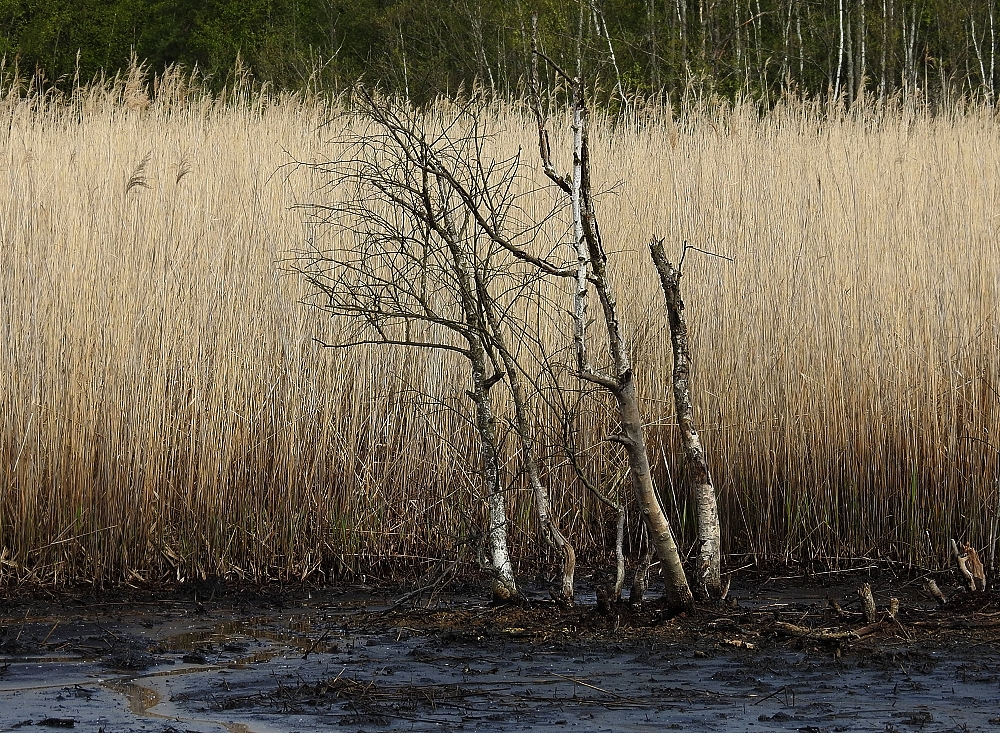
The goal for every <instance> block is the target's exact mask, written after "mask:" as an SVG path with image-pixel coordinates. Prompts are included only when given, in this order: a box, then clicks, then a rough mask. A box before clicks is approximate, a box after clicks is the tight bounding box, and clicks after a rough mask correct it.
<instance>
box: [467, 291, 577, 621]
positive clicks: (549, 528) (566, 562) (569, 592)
mask: <svg viewBox="0 0 1000 733" xmlns="http://www.w3.org/2000/svg"><path fill="white" fill-rule="evenodd" d="M477 287H478V290H479V298H480V301H481V302H482V304H483V313H484V315H485V317H486V320H487V322H488V324H489V327H490V341H491V342H492V344H493V346H494V347H495V348H496V352H497V353H499V354H500V360H501V361H502V362H503V366H504V372H505V373H506V374H507V384H508V386H509V388H510V395H511V400H512V401H513V403H514V428H515V430H516V432H517V435H518V438H520V440H521V455H522V457H523V459H524V467H525V470H526V472H527V474H528V482H529V483H530V484H531V493H532V495H533V496H534V499H535V511H536V512H537V513H538V526H539V529H540V530H541V533H542V537H543V538H544V539H545V543H546V544H547V545H548V546H549V547H551V548H553V549H554V550H556V551H557V552H559V553H560V554H561V555H562V582H561V584H560V589H559V595H558V600H560V601H563V602H565V603H568V604H572V603H573V576H574V575H575V573H576V552H575V551H574V549H573V545H572V544H571V543H570V541H569V540H568V539H567V538H566V536H565V535H564V534H563V533H562V532H560V531H559V523H558V521H557V520H556V517H555V514H554V513H553V511H552V502H551V501H550V500H549V492H548V491H547V490H546V489H545V486H544V484H542V478H541V475H540V473H539V471H538V460H537V458H536V457H535V440H534V436H533V434H532V430H531V425H530V421H529V418H528V404H527V399H526V398H525V395H524V386H523V383H522V382H521V377H520V371H519V370H518V367H517V362H516V361H515V360H514V356H513V354H511V352H510V350H509V349H508V348H507V343H506V341H505V340H504V338H503V334H502V333H501V332H500V323H499V321H498V319H497V318H496V314H495V312H494V309H493V302H492V300H491V298H490V295H489V293H488V292H487V290H486V285H485V284H484V283H482V282H481V281H480V280H477Z"/></svg>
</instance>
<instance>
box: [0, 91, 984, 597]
mask: <svg viewBox="0 0 1000 733" xmlns="http://www.w3.org/2000/svg"><path fill="white" fill-rule="evenodd" d="M3 92H4V94H5V96H4V97H2V98H0V122H2V129H0V141H2V143H3V144H2V146H0V155H2V162H0V166H2V175H3V178H4V181H3V191H2V192H0V258H2V265H0V339H2V345H0V375H2V381H3V385H4V386H3V389H2V390H0V431H2V432H0V465H2V466H3V467H4V473H3V474H2V476H0V480H2V481H3V482H4V487H3V491H2V493H0V575H2V576H3V577H6V578H7V579H27V578H35V579H38V580H43V581H46V582H54V583H63V582H93V583H96V584H104V583H112V582H122V581H126V582H129V581H139V580H156V579H161V578H165V577H170V578H175V579H179V578H192V577H193V578H197V577H207V576H211V575H223V576H228V577H241V578H249V579H258V580H261V579H268V578H280V579H299V578H305V577H307V576H310V575H312V574H315V573H330V572H334V571H337V570H340V569H343V568H354V569H355V570H358V571H360V570H364V569H366V568H377V567H385V566H384V565H383V563H384V562H386V561H389V562H391V563H392V564H395V565H397V566H398V565H400V564H406V563H413V564H420V563H422V562H423V561H424V560H425V559H426V558H429V557H434V556H439V555H442V554H448V553H450V552H452V551H453V548H454V547H455V546H456V545H457V544H459V543H461V542H462V541H464V540H467V539H468V538H469V537H470V536H471V534H473V533H474V529H475V527H474V526H470V521H469V516H470V515H472V516H474V515H475V512H476V509H475V506H476V502H475V499H474V497H475V495H476V491H477V478H476V476H475V470H474V468H475V467H474V465H473V464H472V463H470V461H469V459H468V456H470V455H474V448H473V447H472V446H474V444H475V443H474V439H473V436H472V433H471V432H470V430H469V428H468V425H467V423H466V421H465V420H464V419H463V418H462V417H461V413H462V410H464V409H465V406H464V403H463V401H464V400H465V397H464V389H465V383H464V377H463V376H462V372H461V371H460V369H459V365H455V364H453V363H452V362H450V361H448V360H446V359H444V358H443V357H441V356H439V355H436V354H429V353H413V352H405V351H389V350H373V349H354V350H351V351H344V352H341V351H332V350H324V349H321V348H319V347H318V346H317V345H316V344H315V343H314V342H313V341H312V337H313V336H320V337H326V336H329V334H330V333H331V330H332V329H334V328H335V327H334V326H332V325H331V324H330V322H329V320H328V319H327V318H325V317H324V315H323V314H322V313H321V312H320V311H317V310H315V309H311V308H308V307H305V306H304V305H302V303H301V300H302V299H303V298H304V297H305V296H306V293H305V292H304V291H303V285H302V283H301V281H300V280H299V279H297V278H296V277H294V276H292V275H290V274H289V273H288V272H287V271H286V268H285V267H284V266H283V263H284V262H286V261H287V260H288V258H289V257H290V255H291V253H292V252H294V251H295V250H297V249H300V248H301V246H302V242H303V241H304V240H305V238H306V237H307V236H312V235H317V233H316V232H312V231H310V230H309V228H308V226H307V225H306V224H305V223H304V220H303V216H302V213H301V212H300V211H297V210H295V209H293V208H291V206H292V205H293V204H295V203H301V202H303V201H310V200H315V199H316V197H317V196H319V195H322V194H318V193H317V188H318V186H319V185H321V184H322V183H323V182H322V181H319V180H316V179H314V178H311V177H310V176H309V175H308V174H307V173H305V172H304V171H302V170H301V169H293V168H283V167H282V166H284V165H285V164H287V163H288V162H289V160H290V158H294V159H297V160H303V161H310V160H315V159H320V158H322V157H323V156H324V155H326V154H328V152H329V146H328V145H326V144H325V142H324V141H325V139H326V138H328V137H329V136H330V135H331V134H332V133H331V129H330V128H325V127H323V126H322V124H321V123H322V122H323V121H324V120H325V119H326V118H327V116H328V114H329V108H328V107H327V106H325V105H324V104H322V103H320V102H318V101H314V100H304V99H301V98H298V97H294V96H284V97H282V96H276V95H268V94H267V93H261V92H259V91H258V92H250V91H248V90H246V89H238V90H235V91H233V92H231V93H229V94H227V95H225V96H224V97H222V98H212V97H210V96H208V95H207V94H205V93H204V92H203V91H201V90H200V89H199V88H198V86H197V84H196V83H191V81H190V80H188V79H185V78H184V77H182V76H181V75H179V74H176V73H174V74H168V75H167V76H166V77H164V78H163V79H160V80H158V82H157V91H156V94H155V95H154V96H152V97H151V96H149V95H147V92H146V84H145V82H144V80H143V79H142V76H141V74H133V75H131V76H126V77H122V78H119V79H117V80H114V81H110V82H107V83H101V84H94V85H92V86H90V87H85V88H81V89H78V90H77V91H76V92H75V93H74V94H73V96H72V97H70V98H57V97H52V96H46V95H39V94H28V95H25V94H19V93H17V91H16V90H13V91H12V90H11V88H10V86H9V85H8V87H7V88H6V89H4V90H3ZM441 113H442V114H446V113H447V112H446V111H444V112H441ZM492 114H494V115H495V125H496V129H497V135H498V137H497V144H498V145H499V146H501V147H503V148H504V149H505V150H508V151H512V150H515V149H516V148H517V147H518V146H520V147H522V148H523V149H524V150H526V151H531V150H533V146H534V139H533V132H532V126H531V123H530V121H529V120H527V119H526V118H524V117H523V116H522V115H521V114H520V113H519V112H518V111H517V110H515V109H514V108H513V107H505V106H502V105H500V106H497V107H495V108H493V111H492ZM336 124H344V123H343V122H336V123H334V126H335V125H336ZM557 137H558V135H557ZM554 143H555V145H556V147H557V148H559V147H560V140H558V139H557V140H554ZM592 144H593V152H594V156H595V166H596V172H597V174H598V175H599V176H600V180H599V181H598V182H597V184H598V186H600V187H602V188H604V189H608V190H609V192H608V193H606V194H605V195H604V197H603V198H602V201H601V203H600V205H599V211H600V214H601V216H602V230H603V232H604V235H605V238H606V243H607V245H608V247H609V248H610V249H612V250H614V251H615V252H616V253H617V254H616V255H615V257H614V260H613V267H614V268H615V273H616V275H617V277H618V278H619V279H620V282H621V283H622V286H623V294H622V297H621V300H622V305H623V307H624V310H625V314H626V319H627V321H628V324H629V327H630V329H631V330H630V340H631V342H632V343H633V346H634V350H635V355H636V363H637V368H638V371H639V373H640V376H641V387H640V394H641V395H642V396H644V398H645V399H646V400H647V407H648V417H649V421H650V423H651V424H652V425H653V428H652V430H651V432H650V436H651V437H650V440H651V446H650V448H651V451H652V452H653V454H654V457H655V458H656V461H657V465H658V469H657V472H658V479H659V482H660V485H661V487H662V493H663V496H664V500H665V502H666V504H667V506H668V509H669V511H670V512H671V514H672V516H673V517H674V519H675V520H676V522H677V523H678V525H679V527H680V528H681V534H682V537H683V539H684V541H685V542H686V543H691V542H692V541H693V527H692V526H691V522H692V516H691V512H690V510H689V509H688V508H687V498H686V494H685V492H684V491H683V490H682V488H681V487H682V483H683V481H682V478H683V477H682V476H681V475H680V474H679V473H678V470H677V463H678V457H679V450H678V446H677V443H676V431H675V428H674V426H673V418H672V409H671V404H670V391H669V383H668V378H669V368H670V354H669V339H668V338H667V334H666V331H665V329H666V319H665V316H664V312H663V305H662V296H661V294H660V292H659V289H658V284H657V282H656V276H655V273H654V272H653V270H652V267H651V265H650V263H649V261H648V254H647V253H646V243H647V241H648V240H649V239H650V238H651V237H652V236H664V237H666V239H667V241H668V242H674V243H677V245H678V248H679V244H680V242H681V241H682V240H685V239H686V240H688V241H689V242H691V243H692V244H694V245H696V246H698V247H700V248H701V249H704V250H709V251H714V252H718V253H720V254H724V255H726V256H728V257H731V258H733V259H734V260H735V262H729V261H726V260H723V259H719V258H714V257H710V256H707V255H702V254H699V253H695V252H692V253H689V255H688V258H687V261H686V262H685V270H686V276H685V279H684V285H685V289H686V291H685V295H686V300H687V303H688V316H689V319H690V321H691V326H692V337H693V344H694V351H695V353H694V366H695V371H694V380H695V396H696V405H695V410H696V416H697V418H698V419H699V422H700V424H701V426H702V431H703V438H704V441H705V444H706V448H707V450H708V452H709V458H710V464H711V466H712V468H713V471H714V474H715V479H716V483H717V485H718V487H719V489H720V492H721V508H722V513H723V519H724V542H725V546H726V548H727V550H728V552H730V553H748V554H750V555H751V556H752V557H754V558H755V559H758V560H768V559H787V560H806V561H808V560H818V561H823V562H833V563H837V562H839V561H840V560H843V559H848V558H858V557H878V558H882V559H887V560H895V561H899V562H906V563H911V564H915V565H920V566H926V565H933V564H936V563H937V562H939V561H941V560H943V559H944V558H945V553H946V538H948V537H950V536H956V537H961V538H967V539H969V540H970V541H971V542H972V543H973V544H974V545H976V546H977V547H980V548H983V547H985V548H986V559H988V560H989V561H990V562H992V560H993V550H994V545H995V543H996V539H997V538H996V535H997V522H998V505H1000V492H998V484H997V479H998V461H997V448H998V447H1000V446H997V444H996V441H997V434H998V430H1000V410H998V402H1000V393H998V392H997V389H998V385H997V378H998V376H1000V364H998V360H1000V349H998V346H1000V344H998V341H997V339H998V331H997V306H998V302H1000V301H998V287H1000V282H998V274H1000V252H998V242H997V226H998V224H997V221H998V219H997V217H998V216H1000V135H998V128H997V125H996V123H995V122H994V120H993V119H992V117H991V116H990V114H989V113H988V112H987V111H985V110H976V109H973V110H965V111H959V112H955V113H954V114H950V115H938V116H930V115H927V114H924V113H922V112H920V111H913V110H892V111H884V110H883V111H872V110H868V111H861V112H858V113H856V114H853V115H847V116H845V115H834V116H832V117H826V116H824V115H822V114H820V113H819V112H818V111H816V110H814V109H812V108H810V107H809V105H806V104H797V103H795V104H793V103H789V104H787V105H785V106H781V107H779V108H778V109H776V110H774V111H773V112H771V113H769V114H767V115H766V116H764V117H763V118H761V117H759V116H758V114H757V112H756V111H755V110H754V109H752V108H749V107H736V108H735V109H724V108H718V109H709V108H692V109H690V110H686V111H685V113H684V114H683V115H682V116H681V117H680V118H679V120H674V119H672V118H671V117H670V116H669V115H665V114H662V113H660V114H656V113H652V114H649V115H647V116H644V117H643V118H642V119H636V120H632V121H625V122H622V121H619V124H618V125H617V126H612V125H611V124H610V123H608V122H606V121H600V120H598V121H597V122H596V123H595V127H594V130H593V134H592ZM562 147H565V146H562ZM525 159H526V161H528V162H530V163H531V165H534V159H533V157H532V156H531V155H528V154H526V156H525ZM546 195H548V194H543V195H542V196H543V197H544V196H546ZM548 204H549V202H548V201H545V200H541V199H540V200H539V203H538V206H539V210H540V211H541V210H544V209H545V208H546V207H547V206H548ZM561 233H562V230H561V229H560V228H559V227H558V226H557V225H555V224H554V225H553V227H551V234H552V236H553V237H555V236H559V235H560V234H561ZM318 236H322V233H321V232H320V233H319V234H318ZM626 293H627V297H625V294H626ZM543 336H544V338H545V339H546V340H547V341H548V342H549V345H550V346H551V347H552V348H553V349H554V348H556V347H557V346H559V345H560V342H561V340H562V339H563V338H564V336H563V334H561V333H560V332H559V331H558V329H555V328H553V329H550V331H547V332H546V333H545V334H543ZM609 429H611V426H609V424H608V421H607V415H606V414H605V413H603V412H602V411H600V410H599V409H595V410H591V411H590V412H588V413H587V414H586V415H585V416H584V419H583V420H581V430H582V435H581V437H580V439H579V442H580V444H581V445H584V446H590V448H589V451H588V460H589V462H590V465H591V466H592V467H593V468H594V470H595V471H596V472H597V473H598V475H599V476H600V477H601V480H602V483H603V485H604V486H605V487H606V488H608V489H609V490H611V491H617V490H618V489H619V488H620V484H621V480H622V475H621V469H620V464H621V456H620V455H619V453H618V451H619V450H620V449H618V448H616V447H614V446H612V445H610V444H606V443H602V441H601V436H602V435H604V434H605V432H606V431H607V430H609ZM512 455H514V454H513V453H512ZM507 470H508V472H509V474H510V476H509V477H508V478H509V479H510V480H511V481H512V482H513V483H512V485H513V486H514V487H515V488H514V489H513V490H512V504H513V505H514V507H515V510H514V511H512V513H511V516H512V517H513V518H514V522H515V524H516V526H515V527H514V546H515V552H516V554H517V555H519V556H520V557H521V558H523V559H532V558H534V557H536V553H537V550H536V549H535V547H534V545H533V544H532V543H533V534H532V533H533V531H534V530H533V528H532V522H531V519H530V501H529V500H528V496H527V492H526V490H525V489H523V488H522V485H521V483H520V482H519V481H518V480H517V476H516V474H517V465H516V458H512V459H511V462H510V464H509V465H508V466H507ZM548 478H549V480H550V482H551V484H552V490H553V494H554V498H555V499H556V502H557V505H558V506H559V507H560V511H561V513H562V515H563V518H562V524H563V526H564V527H565V528H566V529H567V531H568V532H569V533H570V534H571V535H572V538H573V540H574V541H575V542H576V543H577V544H578V545H579V547H580V549H581V550H582V552H583V555H584V556H585V557H586V556H590V557H591V558H595V557H599V556H601V555H602V554H603V553H604V552H605V551H606V545H605V541H606V537H605V532H606V529H607V526H606V523H607V519H608V518H607V517H605V516H603V515H602V513H601V511H600V510H599V509H598V508H597V507H595V506H593V505H592V502H591V501H590V500H589V499H588V498H587V496H586V494H585V492H584V491H583V490H582V489H581V488H580V487H579V486H577V485H576V483H575V482H574V481H573V480H572V477H571V476H570V474H569V472H568V471H567V470H566V469H565V467H564V466H559V465H554V466H552V467H551V469H550V471H549V475H548ZM471 524H472V525H474V522H472V523H471Z"/></svg>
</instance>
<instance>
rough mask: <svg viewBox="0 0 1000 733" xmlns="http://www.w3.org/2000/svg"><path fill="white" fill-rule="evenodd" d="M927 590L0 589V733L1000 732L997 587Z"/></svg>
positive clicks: (807, 583) (764, 580) (792, 582)
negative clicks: (571, 594)
mask: <svg viewBox="0 0 1000 733" xmlns="http://www.w3.org/2000/svg"><path fill="white" fill-rule="evenodd" d="M866 581H867V582H870V583H871V585H872V587H873V589H874V592H875V597H876V602H877V605H878V608H879V614H880V615H879V618H878V619H877V620H876V622H875V623H869V622H868V621H866V620H865V619H864V618H863V617H862V613H861V605H860V603H859V602H858V600H857V587H858V585H859V584H860V583H861V582H866ZM939 584H941V585H942V589H943V590H944V591H945V593H946V594H947V595H948V596H949V601H948V603H947V604H946V605H944V606H938V604H937V603H935V601H934V600H933V599H932V598H931V597H930V596H927V595H925V594H924V592H923V591H922V589H921V587H922V584H921V583H920V582H919V581H917V580H908V579H905V578H897V577H895V576H891V575H888V574H882V575H875V576H870V575H865V576H863V577H850V576H845V575H843V574H828V575H816V576H811V577H808V578H805V577H796V578H780V577H774V576H755V577H749V576H747V577H744V578H741V581H740V582H739V583H737V584H735V585H736V587H735V589H734V591H735V595H736V596H737V598H738V600H737V602H736V603H734V604H732V605H726V606H724V607H720V608H713V609H699V611H698V612H697V613H696V614H694V615H690V616H688V615H681V616H676V617H668V616H667V615H666V614H664V613H663V612H662V611H661V610H660V609H659V608H658V607H657V604H656V603H655V602H649V603H647V604H645V605H644V606H643V607H641V608H632V607H630V606H628V605H627V604H624V603H623V604H618V605H616V606H614V607H612V608H610V609H605V611H604V612H603V613H602V612H600V611H598V609H597V607H596V604H595V600H594V596H593V594H591V595H590V596H589V597H588V596H584V597H583V598H582V599H580V602H579V603H578V604H577V605H576V606H575V607H572V608H567V607H564V606H560V605H558V604H556V603H554V602H553V601H551V600H547V599H545V598H544V597H543V594H542V593H541V592H539V593H537V594H536V595H535V597H534V598H533V599H532V600H531V601H530V603H529V604H528V605H526V606H524V607H495V606H491V605H490V604H488V603H486V602H484V601H481V600H479V598H478V597H477V596H476V595H471V594H468V593H459V592H457V591H453V592H452V595H446V596H444V600H443V602H440V603H438V604H437V605H436V607H435V608H431V609H428V608H414V607H412V606H405V607H404V606H401V607H398V608H391V604H392V603H393V600H394V599H395V598H398V597H399V596H400V595H401V594H402V591H401V590H400V589H372V588H361V587H355V588H339V589H337V588H326V589H319V588H317V589H312V590H309V589H301V588H300V589H294V590H290V589H285V588H277V589H275V588H253V589H245V588H234V587H227V586H224V585H208V584H206V585H201V586H193V587H192V586H189V587H185V588H180V589H167V590H149V589H147V590H137V589H125V590H118V591H114V592H107V593H102V594H100V595H96V596H85V595H79V594H76V595H66V596H60V595H55V594H51V593H48V592H44V591H39V592H37V593H35V594H34V595H30V594H28V593H25V592H22V593H20V594H18V593H13V592H8V593H7V595H6V596H5V597H3V598H2V599H0V731H7V730H15V729H17V730H21V729H28V727H29V726H31V727H35V726H41V727H46V728H50V727H74V728H76V729H80V730H88V731H95V732H96V731H99V730H103V731H105V732H106V733H112V731H154V732H155V733H168V732H173V731H197V732H199V733H208V731H223V730H226V731H233V732H238V733H244V732H250V731H253V732H254V733H269V732H270V731H320V730H328V729H329V728H330V727H331V726H338V727H337V728H336V729H338V730H349V731H358V730H360V731H386V730H415V731H423V730H431V729H434V730H441V729H442V728H447V729H449V730H450V729H466V730H484V731H485V730H496V731H500V730H508V729H511V728H517V729H519V730H536V729H537V730H542V729H545V730H548V729H550V728H552V727H553V726H556V727H569V728H574V729H577V730H613V731H633V730H636V731H638V730H650V729H657V730H659V729H664V728H666V729H671V728H679V729H680V728H682V729H685V730H687V729H694V730H704V731H714V730H719V731H723V730H755V731H792V730H794V731H870V730H879V731H910V730H912V731H918V730H919V731H952V730H982V731H993V730H998V731H1000V702H998V700H1000V594H997V593H996V592H993V591H987V592H984V593H977V594H967V593H962V592H960V591H959V589H958V588H957V587H955V586H954V585H952V586H951V587H949V586H948V585H947V584H946V583H945V582H944V581H943V580H939ZM458 590H459V591H461V590H464V591H470V590H471V591H476V592H478V589H477V588H475V587H473V588H466V589H458ZM893 597H894V598H898V599H899V602H900V610H899V613H898V614H897V616H896V618H895V619H893V618H890V617H889V615H888V611H887V609H888V607H889V599H890V598H893ZM828 598H832V599H834V600H835V601H837V602H838V604H837V605H838V606H839V609H838V608H835V607H834V606H833V605H831V604H830V603H829V601H828Z"/></svg>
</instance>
